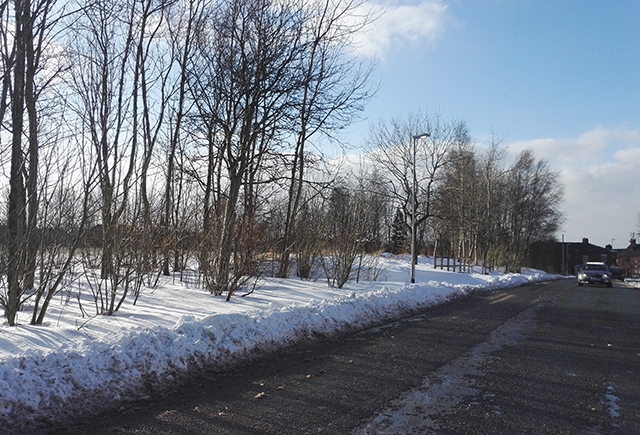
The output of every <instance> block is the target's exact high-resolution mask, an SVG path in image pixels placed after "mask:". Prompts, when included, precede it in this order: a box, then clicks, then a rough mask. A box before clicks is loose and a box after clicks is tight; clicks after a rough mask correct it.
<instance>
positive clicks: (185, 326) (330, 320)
mask: <svg viewBox="0 0 640 435" xmlns="http://www.w3.org/2000/svg"><path fill="white" fill-rule="evenodd" d="M434 273H438V274H440V275H438V278H440V277H441V276H443V275H444V276H448V278H450V279H449V280H448V281H444V280H439V281H435V280H429V281H428V282H426V283H422V284H412V285H403V284H395V285H393V284H391V285H390V284H389V282H387V283H375V284H372V283H368V284H367V285H361V286H358V285H353V286H352V287H351V288H349V289H347V290H345V289H343V290H341V291H336V290H335V289H329V288H327V287H326V285H323V284H319V283H306V284H304V285H306V286H310V287H304V288H303V287H300V286H301V285H302V284H301V282H300V281H293V282H292V284H291V286H290V287H287V285H289V280H284V281H275V280H274V281H273V282H271V283H270V284H269V283H268V282H267V283H266V284H265V287H264V288H260V289H258V290H256V291H255V293H254V294H253V295H251V297H255V301H253V302H250V299H251V298H250V297H247V298H242V299H241V298H236V299H238V302H236V303H235V304H234V303H233V302H232V303H229V304H225V303H224V302H222V301H221V300H220V299H219V298H218V299H215V300H213V301H212V302H209V305H207V306H206V308H204V309H201V310H198V309H197V308H196V307H198V305H202V300H203V299H207V296H208V295H206V294H204V295H203V294H202V292H187V291H186V290H185V289H179V290H176V289H175V288H174V289H171V290H172V291H174V292H175V291H179V292H184V293H188V294H189V296H183V298H182V299H180V300H178V301H175V304H176V305H174V306H173V307H170V308H169V309H167V308H166V307H159V308H157V310H156V311H147V312H145V311H143V308H138V307H137V306H130V307H128V308H129V309H130V310H132V311H135V310H136V309H139V310H140V312H138V313H134V314H131V315H128V317H127V316H124V315H123V316H121V318H120V319H117V317H118V316H115V317H116V318H115V319H114V318H107V317H102V316H99V317H96V318H95V319H94V320H93V322H94V323H92V324H91V327H90V328H89V327H85V328H77V327H72V326H71V325H67V326H65V325H62V326H60V322H58V325H57V326H55V327H54V325H50V326H49V327H32V326H24V325H23V326H19V327H15V328H9V327H6V326H5V327H3V328H1V329H0V421H1V422H2V425H3V426H4V427H12V428H14V429H15V430H16V431H19V430H20V428H21V427H25V425H28V424H33V422H37V421H47V420H64V419H67V418H70V417H77V416H78V415H81V414H83V413H91V412H96V411H98V410H100V409H105V408H108V407H112V406H115V405H117V404H118V403H120V402H122V401H126V400H133V399H139V398H144V397H146V396H148V395H149V394H150V393H151V392H152V391H154V390H157V389H160V388H164V387H167V386H170V385H172V384H173V383H175V382H177V381H179V380H180V378H181V377H183V376H185V375H186V374H187V372H188V371H189V370H194V369H198V368H201V367H203V366H205V365H206V366H208V367H210V368H214V369H224V368H226V367H229V366H231V365H233V364H235V363H237V362H239V361H244V360H246V359H247V358H252V357H255V356H257V355H260V354H262V353H263V352H269V351H273V350H276V349H278V348H281V347H284V346H287V345H291V344H292V343H295V342H299V341H301V340H306V339H310V338H313V337H314V336H316V335H334V334H337V333H340V332H343V331H345V330H354V329H362V328H366V327H369V326H372V325H376V324H379V323H380V322H383V321H385V320H389V319H392V318H397V317H398V316H401V315H403V314H405V313H411V312H414V311H416V310H419V309H422V308H425V307H428V306H432V305H436V304H441V303H445V302H447V301H450V300H452V299H454V298H458V297H461V296H463V295H466V294H468V293H469V292H471V291H483V290H492V289H497V288H505V287H515V286H519V285H522V284H525V283H528V282H534V281H543V280H549V279H550V278H552V277H551V276H550V275H547V274H545V273H541V272H537V271H531V272H528V273H526V274H522V275H500V274H495V275H491V276H486V275H468V274H453V273H451V274H448V273H446V272H434ZM425 275H426V274H425ZM425 277H426V276H425ZM474 282H475V283H474ZM165 291H169V290H167V289H165ZM154 295H155V293H154ZM314 295H316V296H317V297H309V296H314ZM155 296H157V297H159V298H164V297H165V296H161V295H155ZM210 298H213V297H210ZM148 299H149V300H151V299H152V298H151V295H149V296H148ZM248 301H249V302H248ZM61 305H62V304H61ZM190 306H191V307H194V308H193V309H192V310H191V311H192V312H193V313H192V314H187V313H189V311H190V309H189V307H190ZM212 307H213V308H218V307H220V308H222V309H226V310H227V312H213V314H208V315H207V314H206V312H207V311H208V312H209V313H211V312H212V311H213V310H212ZM229 307H231V308H229ZM64 309H65V308H64V307H61V308H60V310H61V312H60V315H61V316H62V315H63V310H64ZM67 310H68V308H67ZM220 311H222V310H220ZM52 315H54V314H53V313H52ZM154 317H157V321H154V320H155V319H154ZM160 318H163V319H164V320H162V321H161V320H160ZM167 319H170V321H172V322H173V324H167ZM52 322H53V320H52ZM75 322H78V320H77V319H76V320H75ZM163 322H164V324H163ZM153 325H158V326H153Z"/></svg>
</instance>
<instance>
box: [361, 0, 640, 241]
mask: <svg viewBox="0 0 640 435" xmlns="http://www.w3.org/2000/svg"><path fill="white" fill-rule="evenodd" d="M368 5H369V7H371V8H372V9H373V10H374V11H375V12H376V13H377V15H378V16H379V18H378V19H377V20H376V21H375V22H374V23H373V24H372V26H371V28H370V30H369V32H367V33H366V34H365V35H362V36H361V37H360V38H359V40H358V42H359V50H360V55H361V56H364V57H365V58H369V59H375V60H376V61H377V62H378V66H377V68H376V71H375V73H374V76H373V78H372V79H373V81H374V82H376V83H379V85H380V88H379V90H378V92H377V94H376V95H375V97H374V98H373V99H372V101H371V102H370V103H369V104H368V105H367V107H366V109H365V112H364V113H363V117H364V118H365V120H364V121H363V122H360V123H358V124H357V125H356V126H355V127H354V129H353V130H352V131H351V133H350V134H351V138H350V141H351V143H352V145H354V146H355V147H356V148H357V147H358V146H359V144H362V145H364V143H365V142H366V138H367V135H368V131H369V125H370V124H373V123H376V122H378V121H380V120H385V119H390V118H392V117H400V118H402V117H404V116H407V115H409V114H415V113H418V112H422V113H424V112H440V113H442V114H443V116H444V117H445V119H446V118H451V119H458V120H463V121H465V122H466V124H467V126H468V127H469V129H470V132H471V136H472V139H473V140H474V142H476V143H477V144H478V145H479V146H486V145H487V144H488V143H489V140H490V138H491V136H492V134H493V135H495V137H496V138H499V139H502V144H503V145H505V146H507V147H508V150H509V156H510V157H511V159H513V158H514V157H515V155H516V154H517V153H519V152H520V151H522V150H524V149H526V148H531V149H532V150H533V151H534V153H535V155H536V156H537V157H538V158H539V159H546V160H548V161H549V164H550V166H551V168H552V169H553V170H555V171H557V172H558V173H559V174H560V181H561V183H562V184H563V186H564V191H565V199H564V203H563V205H562V208H561V211H562V212H563V213H564V216H565V222H564V224H563V226H562V229H561V231H560V232H559V233H558V234H557V238H558V240H561V239H562V236H564V238H565V240H566V241H570V242H576V241H581V240H582V239H583V238H585V237H586V238H588V239H589V240H590V242H592V243H594V244H596V245H599V246H605V245H607V244H609V243H613V246H614V248H625V247H626V246H627V245H628V242H629V239H630V238H631V236H632V235H633V233H636V232H638V238H639V239H640V228H639V226H640V225H639V224H638V212H639V211H640V183H639V182H638V180H639V179H640V177H638V174H639V171H638V163H640V2H639V1H637V0H614V1H600V0H563V1H557V0H433V1H431V0H429V1H420V0H413V1H411V0H400V1H392V0H378V1H377V2H368Z"/></svg>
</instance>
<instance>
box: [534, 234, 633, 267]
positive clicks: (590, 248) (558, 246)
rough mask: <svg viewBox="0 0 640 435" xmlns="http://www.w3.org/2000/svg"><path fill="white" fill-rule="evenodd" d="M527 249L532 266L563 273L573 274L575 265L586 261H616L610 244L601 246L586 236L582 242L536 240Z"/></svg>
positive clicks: (613, 262) (610, 262) (610, 263)
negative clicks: (591, 241)
mask: <svg viewBox="0 0 640 435" xmlns="http://www.w3.org/2000/svg"><path fill="white" fill-rule="evenodd" d="M529 251H530V265H531V267H532V268H534V269H540V270H544V271H545V272H549V273H558V274H563V275H564V274H574V273H575V272H576V267H577V266H579V265H580V264H582V263H586V262H587V261H602V262H604V263H607V264H608V265H612V264H615V263H616V252H615V251H614V250H613V249H612V247H611V245H607V246H605V247H604V248H603V247H601V246H597V245H594V244H592V243H589V239H587V238H584V239H582V242H564V243H563V242H556V241H549V242H536V243H533V244H532V245H531V248H530V250H529ZM563 251H564V255H563ZM638 254H639V255H640V250H639V251H638ZM638 260H639V261H640V258H638ZM639 264H640V262H639Z"/></svg>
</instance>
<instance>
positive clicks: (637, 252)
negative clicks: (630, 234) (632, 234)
mask: <svg viewBox="0 0 640 435" xmlns="http://www.w3.org/2000/svg"><path fill="white" fill-rule="evenodd" d="M616 264H617V265H618V266H619V267H622V268H623V269H624V270H625V276H626V277H627V278H638V277H640V246H639V245H637V244H636V239H631V240H629V246H628V247H627V249H623V250H622V251H618V255H617V258H616Z"/></svg>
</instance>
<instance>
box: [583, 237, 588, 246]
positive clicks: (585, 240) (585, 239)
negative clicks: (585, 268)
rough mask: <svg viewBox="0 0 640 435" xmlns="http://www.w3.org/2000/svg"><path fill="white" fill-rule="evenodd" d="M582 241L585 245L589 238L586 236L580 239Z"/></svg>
mask: <svg viewBox="0 0 640 435" xmlns="http://www.w3.org/2000/svg"><path fill="white" fill-rule="evenodd" d="M582 243H584V244H585V245H588V244H589V239H587V238H586V237H585V238H583V239H582Z"/></svg>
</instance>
